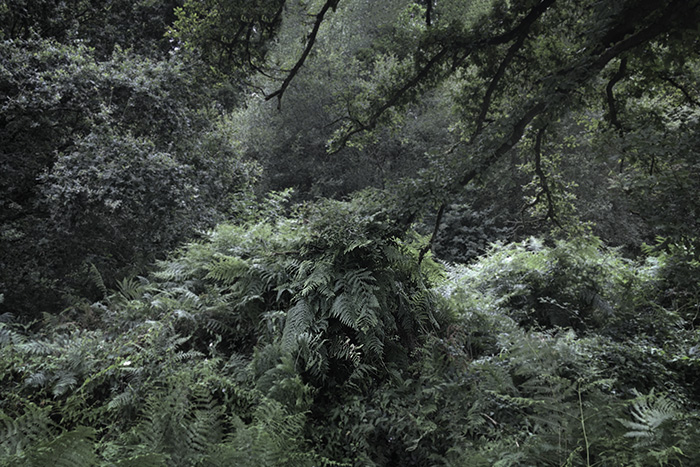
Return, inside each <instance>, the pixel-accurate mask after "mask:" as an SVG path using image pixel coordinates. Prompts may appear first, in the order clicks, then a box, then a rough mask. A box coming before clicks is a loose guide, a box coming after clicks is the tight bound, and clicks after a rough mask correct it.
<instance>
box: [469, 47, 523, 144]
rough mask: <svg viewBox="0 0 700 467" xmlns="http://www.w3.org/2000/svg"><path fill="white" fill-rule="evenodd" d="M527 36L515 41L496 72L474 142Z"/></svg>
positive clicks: (487, 94)
mask: <svg viewBox="0 0 700 467" xmlns="http://www.w3.org/2000/svg"><path fill="white" fill-rule="evenodd" d="M525 36H526V34H523V35H521V36H520V37H518V40H517V41H515V42H514V43H513V45H511V46H510V47H509V48H508V52H507V53H506V56H505V57H504V58H503V60H502V61H501V64H500V65H499V66H498V70H496V73H495V74H494V75H493V78H491V82H490V83H489V87H488V89H486V93H485V94H484V99H483V100H482V101H481V110H480V111H479V115H478V116H477V117H476V128H475V129H474V133H473V134H472V137H471V140H472V141H473V140H474V138H476V137H477V136H478V135H479V133H481V130H483V127H484V121H485V120H486V114H487V113H488V111H489V107H491V97H492V96H493V93H494V92H495V91H496V87H497V86H498V83H499V81H500V80H501V78H503V75H504V74H505V72H506V68H508V65H510V62H512V61H513V58H514V57H515V54H516V52H517V51H518V49H520V47H522V46H523V43H524V42H525Z"/></svg>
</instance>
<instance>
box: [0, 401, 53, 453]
mask: <svg viewBox="0 0 700 467" xmlns="http://www.w3.org/2000/svg"><path fill="white" fill-rule="evenodd" d="M49 412H50V408H48V407H47V408H39V407H37V406H36V405H33V404H28V405H27V406H26V407H25V412H24V414H22V415H21V416H20V417H17V418H14V419H13V418H11V417H9V416H7V415H6V414H4V413H3V412H0V453H2V454H3V455H5V456H13V455H22V454H23V453H24V451H25V450H26V449H27V448H29V447H30V446H32V445H34V444H36V443H38V442H41V441H43V440H46V439H50V438H51V427H52V422H51V419H50V418H49Z"/></svg>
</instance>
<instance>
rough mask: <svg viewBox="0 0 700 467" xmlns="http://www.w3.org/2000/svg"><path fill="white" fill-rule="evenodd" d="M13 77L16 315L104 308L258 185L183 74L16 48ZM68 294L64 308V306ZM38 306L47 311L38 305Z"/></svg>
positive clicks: (8, 273)
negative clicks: (72, 303) (86, 301)
mask: <svg viewBox="0 0 700 467" xmlns="http://www.w3.org/2000/svg"><path fill="white" fill-rule="evenodd" d="M0 49H1V50H2V55H3V57H5V60H6V61H5V65H4V66H3V68H2V71H0V75H1V76H0V83H1V84H0V85H1V86H2V93H1V94H0V105H1V106H2V108H3V118H2V120H0V135H1V136H2V138H3V140H4V141H5V142H6V144H3V147H2V149H1V150H0V164H1V165H2V168H3V170H2V177H1V178H2V180H1V181H0V191H1V192H2V198H3V201H2V215H1V216H0V222H1V223H2V224H1V227H0V235H1V236H2V240H3V249H2V251H1V252H0V254H1V256H0V257H1V258H2V262H3V264H4V266H3V271H2V274H1V275H0V289H2V290H3V291H4V293H5V294H6V301H5V303H4V304H3V306H5V307H7V309H9V310H11V311H13V312H15V313H17V314H20V315H28V316H27V317H28V318H29V317H36V316H37V315H39V314H40V312H42V311H56V308H57V307H59V306H61V304H65V301H63V302H61V301H60V295H61V294H64V295H66V294H75V293H76V292H78V293H80V294H82V295H88V296H90V295H92V297H94V298H98V297H100V295H101V293H102V292H103V290H100V287H95V284H94V281H91V279H90V277H91V276H94V272H95V268H97V271H99V273H100V275H101V277H102V278H103V280H104V282H105V283H106V284H108V285H109V286H113V285H114V283H115V280H116V279H119V278H121V277H124V276H125V275H128V274H131V273H134V272H136V271H139V270H141V269H142V268H143V267H145V265H146V264H148V263H149V262H151V261H153V259H154V258H155V257H158V256H160V255H163V254H164V253H165V252H166V251H168V250H169V249H171V248H173V247H174V246H175V245H177V244H178V243H179V242H181V241H183V240H184V239H185V238H188V237H189V236H191V235H193V234H194V232H195V231H196V230H197V229H200V228H204V227H207V226H210V225H212V224H213V223H215V222H217V221H219V220H221V219H222V218H223V217H224V215H226V214H228V213H230V210H231V204H232V203H231V199H232V198H233V197H242V198H243V197H245V195H242V194H241V192H242V191H244V190H246V189H247V187H249V186H250V184H251V182H252V181H253V180H254V179H255V177H256V169H255V167H254V166H253V165H251V164H249V163H246V162H245V161H243V160H242V159H241V157H240V155H239V154H238V153H237V151H236V149H235V146H234V143H233V142H231V141H230V140H229V139H228V137H227V134H226V133H227V131H228V130H227V129H226V127H225V125H223V124H221V123H220V122H218V121H217V117H216V115H217V114H216V113H215V112H212V111H211V110H209V109H205V108H203V107H202V104H201V103H200V100H201V99H202V98H203V97H204V96H205V95H207V91H206V89H205V88H204V87H198V86H197V85H196V77H195V76H191V75H189V72H188V71H186V69H185V65H184V64H183V63H181V62H177V63H176V62H167V61H162V62H159V61H155V60H151V59H147V58H144V57H142V56H138V55H134V54H131V53H127V52H122V51H115V53H114V54H113V55H112V56H111V59H109V60H107V61H104V62H98V61H97V60H96V59H95V58H94V56H93V54H92V51H91V50H90V49H88V48H87V47H86V46H84V45H80V44H79V45H63V44H60V43H58V42H55V41H52V40H49V39H29V40H15V41H4V42H2V43H1V44H0ZM57 295H58V296H57ZM32 297H33V298H32Z"/></svg>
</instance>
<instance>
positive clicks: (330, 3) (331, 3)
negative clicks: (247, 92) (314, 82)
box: [265, 0, 340, 109]
mask: <svg viewBox="0 0 700 467" xmlns="http://www.w3.org/2000/svg"><path fill="white" fill-rule="evenodd" d="M339 1H340V0H326V3H325V4H324V5H323V8H321V11H320V12H319V13H318V14H317V15H316V20H315V21H314V27H313V29H312V30H311V34H309V39H308V41H307V42H306V47H304V51H303V52H302V54H301V57H299V60H297V62H296V63H295V64H294V66H293V67H292V69H291V70H290V71H289V73H287V77H286V78H285V79H284V81H283V82H282V86H280V88H279V89H278V90H277V91H275V92H273V93H272V94H270V95H268V96H267V97H265V100H266V101H269V100H270V99H273V98H275V97H276V98H277V108H278V109H279V108H280V107H281V106H282V96H283V95H284V92H285V91H286V90H287V88H288V87H289V84H290V83H291V82H292V80H293V79H294V77H295V76H296V75H297V73H299V70H300V69H301V67H302V66H303V65H304V62H305V61H306V58H307V57H308V56H309V54H310V53H311V49H313V47H314V44H315V43H316V36H317V35H318V30H319V29H320V28H321V23H323V18H324V17H325V16H326V13H328V10H330V9H331V8H332V9H333V10H334V11H335V9H336V7H337V6H338V2H339Z"/></svg>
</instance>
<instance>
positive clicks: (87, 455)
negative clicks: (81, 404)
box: [27, 427, 97, 467]
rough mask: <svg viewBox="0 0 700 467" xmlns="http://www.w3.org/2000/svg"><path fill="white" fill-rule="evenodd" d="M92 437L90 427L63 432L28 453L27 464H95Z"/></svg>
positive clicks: (62, 466) (74, 466) (69, 466)
mask: <svg viewBox="0 0 700 467" xmlns="http://www.w3.org/2000/svg"><path fill="white" fill-rule="evenodd" d="M94 438H95V430H94V429H92V428H87V427H78V428H76V429H75V430H73V431H67V432H64V433H62V434H61V435H59V436H58V437H57V438H55V439H53V440H52V441H50V442H48V443H46V444H43V443H42V444H43V445H42V446H40V447H38V448H37V449H36V450H33V451H32V452H31V453H29V455H28V456H27V458H28V460H29V465H37V466H38V465H51V466H56V467H92V466H94V465H96V464H97V455H96V454H95V442H94Z"/></svg>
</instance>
